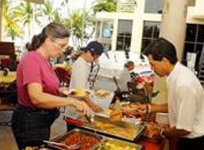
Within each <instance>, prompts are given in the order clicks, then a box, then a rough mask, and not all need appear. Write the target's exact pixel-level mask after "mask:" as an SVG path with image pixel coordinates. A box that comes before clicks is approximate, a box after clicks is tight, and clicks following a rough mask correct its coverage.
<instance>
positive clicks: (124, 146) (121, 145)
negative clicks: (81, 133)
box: [92, 138, 142, 150]
mask: <svg viewBox="0 0 204 150" xmlns="http://www.w3.org/2000/svg"><path fill="white" fill-rule="evenodd" d="M109 149H111V150H141V149H142V145H139V144H135V143H130V142H127V141H122V140H117V139H113V138H106V139H104V140H103V141H102V142H101V143H100V144H98V145H96V146H95V147H93V148H92V150H109Z"/></svg>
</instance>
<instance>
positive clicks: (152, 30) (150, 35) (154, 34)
mask: <svg viewBox="0 0 204 150" xmlns="http://www.w3.org/2000/svg"><path fill="white" fill-rule="evenodd" d="M159 33H160V22H152V21H145V22H144V27H143V36H142V52H143V51H144V49H145V47H147V45H149V43H151V42H152V41H154V40H155V39H157V38H158V37H159Z"/></svg>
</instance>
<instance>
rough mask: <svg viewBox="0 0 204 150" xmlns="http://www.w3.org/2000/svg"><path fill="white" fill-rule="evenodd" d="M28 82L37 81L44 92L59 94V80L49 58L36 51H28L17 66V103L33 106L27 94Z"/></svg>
mask: <svg viewBox="0 0 204 150" xmlns="http://www.w3.org/2000/svg"><path fill="white" fill-rule="evenodd" d="M29 83H39V84H41V85H42V87H43V91H44V92H46V93H50V94H53V95H59V91H58V89H59V80H58V78H57V76H56V73H55V71H54V70H53V68H52V66H51V64H50V63H49V60H46V59H45V58H44V57H42V55H41V54H40V53H38V52H36V51H31V52H28V53H27V55H25V56H24V58H23V59H22V60H21V61H20V63H19V64H18V68H17V87H18V103H19V104H20V105H23V106H26V107H31V108H35V106H34V105H33V104H32V102H31V100H30V98H29V95H28V90H27V85H28V84H29Z"/></svg>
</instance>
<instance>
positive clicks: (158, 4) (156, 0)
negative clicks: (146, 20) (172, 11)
mask: <svg viewBox="0 0 204 150" xmlns="http://www.w3.org/2000/svg"><path fill="white" fill-rule="evenodd" d="M162 8H163V0H146V1H145V13H161V12H162Z"/></svg>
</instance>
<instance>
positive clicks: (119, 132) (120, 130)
mask: <svg viewBox="0 0 204 150" xmlns="http://www.w3.org/2000/svg"><path fill="white" fill-rule="evenodd" d="M93 126H94V127H95V128H97V129H99V130H101V131H103V132H106V133H109V134H112V135H115V136H119V137H122V138H125V139H127V138H128V139H133V138H134V137H135V135H136V134H137V132H138V131H137V129H135V128H134V129H133V128H125V127H120V126H116V125H114V124H111V123H103V122H100V121H94V122H93Z"/></svg>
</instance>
